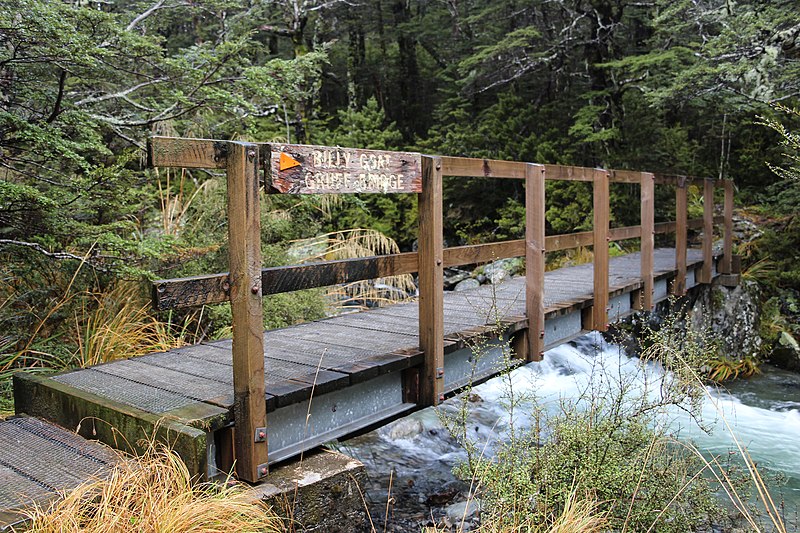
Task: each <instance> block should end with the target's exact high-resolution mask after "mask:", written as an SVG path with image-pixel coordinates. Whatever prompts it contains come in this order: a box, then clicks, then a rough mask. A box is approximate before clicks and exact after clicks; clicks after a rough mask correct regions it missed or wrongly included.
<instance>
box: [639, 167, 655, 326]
mask: <svg viewBox="0 0 800 533" xmlns="http://www.w3.org/2000/svg"><path fill="white" fill-rule="evenodd" d="M655 181H656V177H655V176H654V175H653V174H651V173H649V172H642V174H641V176H640V183H641V188H640V193H639V194H640V195H641V198H640V200H641V215H640V217H641V218H640V220H641V223H640V225H641V228H642V236H641V252H640V253H641V268H640V270H641V276H642V309H644V310H645V311H650V310H651V309H652V308H653V288H654V283H653V265H654V253H655V243H654V242H653V241H654V240H653V236H654V235H655V228H656V226H655Z"/></svg>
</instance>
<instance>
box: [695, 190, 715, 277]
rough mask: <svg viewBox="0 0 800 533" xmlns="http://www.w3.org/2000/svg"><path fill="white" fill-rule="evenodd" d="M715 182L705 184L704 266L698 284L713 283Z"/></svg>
mask: <svg viewBox="0 0 800 533" xmlns="http://www.w3.org/2000/svg"><path fill="white" fill-rule="evenodd" d="M713 246H714V181H713V180H709V179H707V180H705V181H704V182H703V266H702V267H701V268H700V275H699V276H698V279H697V280H698V282H700V283H711V267H712V266H713V264H714V257H713Z"/></svg>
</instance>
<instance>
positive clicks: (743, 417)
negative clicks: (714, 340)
mask: <svg viewBox="0 0 800 533" xmlns="http://www.w3.org/2000/svg"><path fill="white" fill-rule="evenodd" d="M637 364H638V360H637V359H636V358H633V357H629V356H628V355H627V354H625V353H624V351H623V350H622V349H621V348H620V347H619V346H616V345H613V344H608V343H605V341H603V340H602V338H601V337H600V336H599V335H596V334H592V335H587V336H585V337H582V338H580V339H578V340H576V341H575V342H573V343H570V344H568V345H563V346H560V347H558V348H556V349H553V350H551V351H549V352H547V354H546V357H545V360H544V362H542V363H538V364H537V363H533V364H530V365H527V366H524V367H520V368H517V369H515V370H514V371H513V373H512V377H511V382H512V383H513V386H514V387H515V388H516V389H517V390H518V391H519V392H520V393H526V392H527V393H535V394H536V396H537V400H538V403H539V404H540V405H543V406H544V407H545V408H546V409H547V410H555V409H558V408H559V405H560V403H561V402H562V401H564V400H570V399H572V400H574V399H576V398H577V397H578V396H579V395H580V394H582V392H583V391H585V390H586V387H587V386H588V384H589V381H590V379H591V376H592V374H593V373H596V372H598V370H602V372H603V373H604V375H605V376H606V377H608V378H609V379H619V380H621V381H627V380H628V379H629V378H635V379H640V378H637V377H636V376H637V372H638V371H637V370H636V369H637ZM609 369H617V370H618V373H616V372H615V373H614V374H611V373H610V372H609V371H608V370H609ZM650 372H655V373H656V374H657V373H659V372H661V370H660V369H659V368H651V369H650ZM648 375H649V376H650V377H652V375H653V374H652V373H648ZM640 385H641V383H640ZM504 387H505V385H504V384H503V382H502V381H501V379H500V378H495V379H494V380H491V381H489V382H487V383H484V384H482V385H480V386H478V387H476V388H475V389H474V391H473V393H472V397H471V398H470V402H469V405H470V411H471V412H470V415H469V427H470V431H471V432H473V433H474V436H475V437H476V438H477V439H478V440H479V441H481V442H484V443H485V453H486V454H492V453H493V449H494V447H495V445H496V444H497V442H499V441H500V439H503V438H504V435H505V434H506V432H507V431H508V430H509V425H508V423H509V421H508V417H507V415H506V413H505V410H504V408H503V407H502V397H503V390H504ZM710 392H711V394H710V395H709V396H708V398H707V399H706V400H704V402H703V405H702V413H703V421H704V425H705V426H707V429H708V430H709V432H708V433H707V432H704V431H703V430H701V429H700V428H698V427H697V425H696V424H694V423H693V422H692V421H691V420H690V419H689V417H688V416H687V415H686V413H685V412H682V411H681V410H679V409H675V410H672V411H670V412H669V413H668V416H669V419H670V420H669V423H670V425H671V426H670V427H671V429H672V430H673V431H674V433H675V434H676V435H677V437H678V438H679V439H680V440H681V441H684V442H689V441H691V442H694V443H695V445H696V446H697V447H698V448H699V449H700V450H702V451H703V453H704V454H706V455H707V456H712V455H713V456H716V457H721V458H723V459H724V460H726V461H728V460H736V453H735V443H734V441H733V438H732V437H731V435H730V433H728V431H727V430H726V428H725V421H727V423H728V424H730V425H731V427H732V429H733V432H734V434H735V435H736V437H737V438H738V439H739V441H740V442H741V443H742V444H743V445H744V446H746V447H747V450H748V452H749V453H750V454H751V456H752V458H753V460H754V461H755V462H756V464H757V465H758V468H759V471H760V472H761V473H762V475H764V476H765V477H766V478H767V484H768V486H769V488H770V491H771V493H772V495H773V497H774V498H775V499H776V501H777V502H780V506H781V508H782V510H783V512H784V517H783V518H784V520H785V521H786V522H787V530H789V531H791V530H793V529H792V528H793V527H795V526H794V525H791V526H790V524H797V513H798V509H800V454H798V453H797V451H798V450H797V449H796V443H797V442H798V441H800V376H798V375H797V374H792V373H789V372H786V371H783V370H780V369H777V368H774V367H770V366H765V367H764V369H763V373H762V374H760V375H758V376H756V377H754V378H751V379H749V380H740V381H736V382H733V383H732V384H731V385H729V386H727V387H726V389H718V390H717V389H715V390H712V391H710ZM457 409H458V406H457V402H455V401H453V400H448V401H447V402H445V403H444V405H443V406H442V407H441V410H442V412H444V413H450V414H452V413H453V412H455V411H456V410H457ZM440 416H441V415H439V414H437V413H436V412H435V411H434V410H433V409H426V410H423V411H420V412H418V413H415V414H413V415H411V416H409V417H406V418H403V419H401V420H398V421H396V422H394V423H393V424H390V425H388V426H386V427H383V428H381V429H379V430H376V431H374V432H371V433H368V434H366V435H363V436H361V437H358V438H356V439H352V440H350V441H347V442H346V443H343V444H342V451H344V452H345V453H347V454H350V455H352V456H354V457H356V458H357V459H359V460H361V461H362V462H364V464H365V465H366V467H367V473H368V476H369V486H368V487H367V489H366V497H367V500H368V501H369V505H370V511H371V514H372V517H373V521H374V525H375V528H376V529H377V530H378V531H383V530H386V531H410V530H411V531H413V530H418V529H419V528H420V527H422V526H425V525H433V524H434V523H435V524H440V525H441V524H445V525H447V524H453V525H456V524H459V523H462V522H463V524H464V525H465V526H466V527H465V529H467V530H468V529H469V528H470V527H471V526H473V525H475V524H477V522H478V515H479V512H478V508H479V502H477V501H476V499H475V497H474V495H472V491H471V490H470V486H469V484H468V483H466V482H464V481H460V480H458V479H456V477H455V476H454V475H453V474H452V469H453V467H454V466H455V465H456V464H457V463H458V462H459V461H463V460H464V459H466V454H465V452H464V451H463V450H462V449H461V448H460V447H459V446H458V444H457V442H456V441H455V439H453V438H452V437H451V436H450V435H449V434H448V432H447V431H446V430H445V429H444V427H443V426H442V423H441V420H440ZM529 422H530V419H529V418H526V417H520V418H517V420H516V422H515V423H516V424H519V425H521V426H525V425H526V424H528V423H529ZM387 502H388V503H387ZM387 518H388V519H387Z"/></svg>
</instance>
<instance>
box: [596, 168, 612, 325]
mask: <svg viewBox="0 0 800 533" xmlns="http://www.w3.org/2000/svg"><path fill="white" fill-rule="evenodd" d="M592 190H593V203H594V217H593V222H594V230H593V235H594V239H593V248H594V305H593V306H592V329H595V330H597V331H605V330H606V329H608V235H609V234H608V225H609V195H608V172H607V171H605V170H600V169H597V170H595V171H594V179H593V188H592Z"/></svg>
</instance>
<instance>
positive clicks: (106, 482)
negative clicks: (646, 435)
mask: <svg viewBox="0 0 800 533" xmlns="http://www.w3.org/2000/svg"><path fill="white" fill-rule="evenodd" d="M27 517H28V518H29V523H28V527H29V529H28V531H32V532H34V533H56V532H58V533H72V532H75V533H77V532H81V533H100V532H103V533H107V532H115V533H134V532H135V533H140V532H153V533H162V532H163V533H188V532H204V533H216V532H220V533H222V532H230V531H235V532H237V533H245V532H265V533H271V532H279V531H283V530H284V527H283V522H282V520H281V519H280V518H279V517H278V516H277V515H275V514H274V513H272V512H271V511H270V509H269V508H268V507H267V506H266V505H265V504H263V503H261V502H253V501H252V500H251V499H249V498H246V497H244V495H243V492H242V491H240V490H238V489H237V488H236V487H230V486H226V487H222V486H217V485H197V484H194V483H192V479H191V476H190V475H189V472H188V470H187V469H186V465H185V464H184V463H183V461H181V459H180V458H179V457H178V456H177V455H176V454H175V453H174V452H173V451H172V450H169V449H168V448H165V447H158V445H151V446H150V447H149V449H148V450H147V451H146V452H145V453H143V454H142V455H140V456H137V457H133V458H130V459H128V460H125V461H122V462H120V463H119V464H118V465H117V466H116V467H114V468H113V469H112V471H111V473H110V475H109V476H108V477H107V478H104V479H97V480H93V481H91V482H88V483H85V484H83V485H81V486H80V487H78V488H77V489H75V490H73V491H71V492H69V493H67V494H65V495H64V498H63V499H62V500H60V501H57V502H54V503H53V504H51V505H50V506H49V507H33V508H31V509H30V510H28V511H27Z"/></svg>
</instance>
